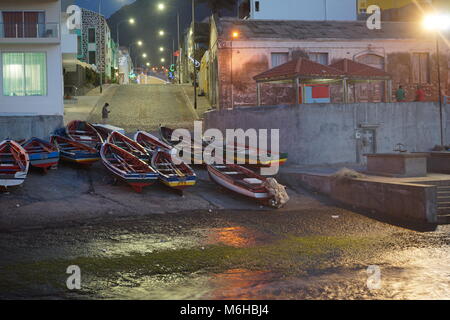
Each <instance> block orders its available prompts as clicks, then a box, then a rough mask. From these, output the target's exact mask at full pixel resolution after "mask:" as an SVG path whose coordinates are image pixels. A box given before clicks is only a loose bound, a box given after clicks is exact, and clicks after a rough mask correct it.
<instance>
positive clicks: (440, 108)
mask: <svg viewBox="0 0 450 320" xmlns="http://www.w3.org/2000/svg"><path fill="white" fill-rule="evenodd" d="M439 51H440V50H439V32H437V33H436V54H437V69H438V89H439V121H440V128H441V146H443V145H444V125H443V123H442V121H443V117H442V92H441V90H442V86H441V58H440V56H439Z"/></svg>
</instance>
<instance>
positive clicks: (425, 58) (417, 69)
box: [412, 53, 430, 83]
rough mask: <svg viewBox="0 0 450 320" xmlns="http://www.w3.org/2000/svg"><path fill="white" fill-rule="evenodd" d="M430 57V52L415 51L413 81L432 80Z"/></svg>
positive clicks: (427, 81)
mask: <svg viewBox="0 0 450 320" xmlns="http://www.w3.org/2000/svg"><path fill="white" fill-rule="evenodd" d="M429 63H430V57H429V54H428V53H413V56H412V71H413V74H412V76H413V83H429V82H430V66H429Z"/></svg>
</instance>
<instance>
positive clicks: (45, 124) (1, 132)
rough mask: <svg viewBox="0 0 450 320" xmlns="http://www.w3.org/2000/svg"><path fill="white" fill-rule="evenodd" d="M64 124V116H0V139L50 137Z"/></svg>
mask: <svg viewBox="0 0 450 320" xmlns="http://www.w3.org/2000/svg"><path fill="white" fill-rule="evenodd" d="M63 126H64V122H63V116H0V141H3V140H4V139H7V138H9V139H14V140H21V139H29V138H31V137H38V138H41V139H48V138H49V137H50V135H51V134H52V133H53V132H54V131H55V130H56V129H58V128H61V127H63Z"/></svg>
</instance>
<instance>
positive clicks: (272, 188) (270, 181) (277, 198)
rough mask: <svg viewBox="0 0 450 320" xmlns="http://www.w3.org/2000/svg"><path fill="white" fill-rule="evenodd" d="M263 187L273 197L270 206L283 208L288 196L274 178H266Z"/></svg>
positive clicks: (284, 188)
mask: <svg viewBox="0 0 450 320" xmlns="http://www.w3.org/2000/svg"><path fill="white" fill-rule="evenodd" d="M264 186H265V187H266V188H267V189H268V190H269V192H270V193H271V194H272V195H273V199H272V203H271V204H272V206H274V207H275V208H281V207H283V206H284V205H285V204H286V203H287V202H288V201H289V196H288V194H287V192H286V187H285V186H283V185H281V184H279V183H278V181H277V180H275V179H274V178H267V179H266V181H265V182H264Z"/></svg>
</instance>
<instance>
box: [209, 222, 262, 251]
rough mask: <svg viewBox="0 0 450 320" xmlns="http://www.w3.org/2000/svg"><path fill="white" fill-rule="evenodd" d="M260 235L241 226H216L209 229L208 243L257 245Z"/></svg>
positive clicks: (232, 245)
mask: <svg viewBox="0 0 450 320" xmlns="http://www.w3.org/2000/svg"><path fill="white" fill-rule="evenodd" d="M260 237H261V235H258V234H257V233H256V232H255V231H252V230H250V229H248V228H245V227H241V226H236V227H229V228H215V229H210V230H209V233H208V239H207V244H223V245H226V246H231V247H236V248H244V247H251V246H254V245H256V244H257V242H258V241H257V239H258V238H260Z"/></svg>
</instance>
